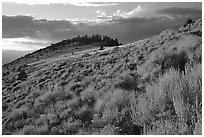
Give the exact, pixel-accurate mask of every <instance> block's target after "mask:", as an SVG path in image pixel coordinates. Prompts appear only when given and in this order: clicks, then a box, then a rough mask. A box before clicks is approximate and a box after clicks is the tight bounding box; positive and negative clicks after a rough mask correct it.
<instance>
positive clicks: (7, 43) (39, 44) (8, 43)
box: [2, 37, 50, 51]
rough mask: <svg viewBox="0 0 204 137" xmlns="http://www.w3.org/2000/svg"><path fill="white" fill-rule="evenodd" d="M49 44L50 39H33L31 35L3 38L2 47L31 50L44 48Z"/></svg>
mask: <svg viewBox="0 0 204 137" xmlns="http://www.w3.org/2000/svg"><path fill="white" fill-rule="evenodd" d="M48 44H50V43H49V42H48V41H45V40H39V39H32V38H29V37H22V38H3V39H2V45H3V46H2V49H6V50H22V51H31V50H36V49H39V48H43V47H45V46H46V45H48ZM28 45H29V46H28Z"/></svg>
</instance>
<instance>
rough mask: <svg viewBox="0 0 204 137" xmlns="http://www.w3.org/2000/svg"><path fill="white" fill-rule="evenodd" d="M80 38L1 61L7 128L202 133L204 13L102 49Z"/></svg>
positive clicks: (59, 132) (17, 131) (64, 132)
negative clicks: (82, 43) (83, 43)
mask: <svg viewBox="0 0 204 137" xmlns="http://www.w3.org/2000/svg"><path fill="white" fill-rule="evenodd" d="M65 42H66V41H65ZM62 43H63V44H62ZM78 44H79V43H77V42H75V43H72V44H71V45H70V44H68V45H69V46H70V47H72V49H73V53H72V50H71V51H70V48H64V47H66V46H65V45H66V44H64V42H61V44H59V45H58V46H60V45H61V47H60V48H59V47H58V46H57V47H56V45H57V44H54V45H52V46H51V47H48V48H47V50H45V49H42V50H39V51H36V52H34V53H32V54H29V55H26V56H25V57H23V58H21V59H18V60H16V61H14V62H12V63H10V64H7V65H4V66H3V68H2V69H3V70H2V75H3V77H2V133H3V134H38V135H39V134H40V135H42V134H48V135H51V134H52V135H67V134H68V135H73V134H78V135H84V134H85V135H87V134H88V135H90V134H94V135H100V134H102V135H112V134H115V135H117V134H119V135H135V134H144V135H146V134H151V135H152V134H154V135H155V134H156V135H159V134H160V135H164V134H165V135H166V134H171V135H181V134H182V135H189V134H190V135H192V134H202V75H201V74H202V64H201V63H202V20H201V19H200V20H198V21H196V22H188V23H187V24H185V26H182V27H181V28H179V29H177V30H172V29H169V30H165V31H163V32H161V33H160V34H158V35H155V36H153V37H150V38H147V39H144V40H140V41H137V42H133V43H130V44H127V45H120V46H117V47H105V49H104V50H99V48H93V46H92V44H91V45H89V46H90V47H89V48H87V46H86V50H84V49H83V50H78V49H76V47H78V48H80V46H79V45H78ZM99 45H101V43H100V44H99ZM53 47H54V48H53ZM73 47H74V48H73ZM82 47H83V46H82ZM55 48H57V49H55ZM62 49H63V50H62ZM65 49H69V50H65ZM23 70H24V71H23Z"/></svg>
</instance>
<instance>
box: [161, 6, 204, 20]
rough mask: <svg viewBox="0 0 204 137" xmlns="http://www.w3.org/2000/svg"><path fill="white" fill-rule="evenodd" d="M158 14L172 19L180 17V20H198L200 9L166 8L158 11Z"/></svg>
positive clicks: (200, 13) (200, 14)
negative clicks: (188, 18) (189, 18)
mask: <svg viewBox="0 0 204 137" xmlns="http://www.w3.org/2000/svg"><path fill="white" fill-rule="evenodd" d="M157 13H159V14H164V15H168V16H171V17H173V18H175V17H182V18H187V17H191V18H198V17H201V16H202V9H198V8H178V7H173V8H166V9H160V10H158V11H157Z"/></svg>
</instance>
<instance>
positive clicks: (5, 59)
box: [2, 50, 33, 65]
mask: <svg viewBox="0 0 204 137" xmlns="http://www.w3.org/2000/svg"><path fill="white" fill-rule="evenodd" d="M32 52H33V51H17V50H2V65H4V64H6V63H9V62H11V61H14V60H15V59H17V58H19V57H23V56H24V55H26V54H28V53H32Z"/></svg>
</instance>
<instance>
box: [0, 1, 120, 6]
mask: <svg viewBox="0 0 204 137" xmlns="http://www.w3.org/2000/svg"><path fill="white" fill-rule="evenodd" d="M3 2H15V3H20V4H27V5H37V4H42V5H49V4H64V5H73V6H80V7H102V6H114V5H118V3H111V2H108V3H105V2H104V3H101V2H100V3H99V2H98V3H96V2H95V3H93V2H92V3H91V2H81V1H79V2H77V1H68V0H56V1H51V0H18V1H17V0H3Z"/></svg>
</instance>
